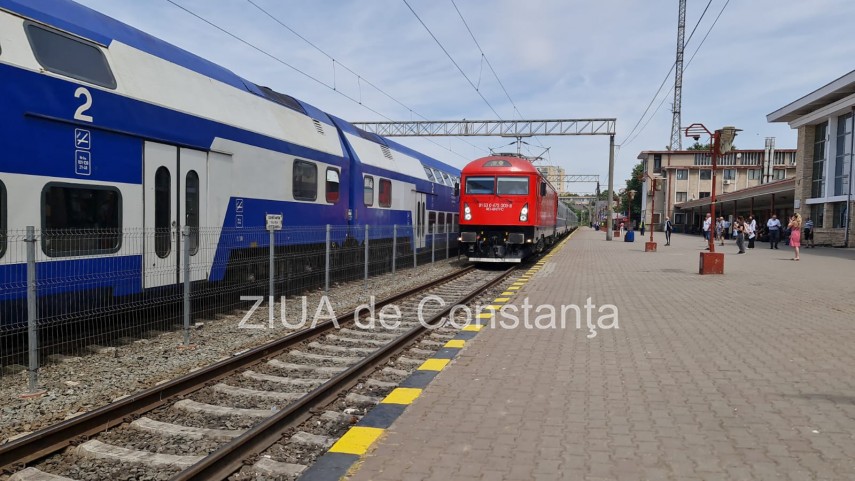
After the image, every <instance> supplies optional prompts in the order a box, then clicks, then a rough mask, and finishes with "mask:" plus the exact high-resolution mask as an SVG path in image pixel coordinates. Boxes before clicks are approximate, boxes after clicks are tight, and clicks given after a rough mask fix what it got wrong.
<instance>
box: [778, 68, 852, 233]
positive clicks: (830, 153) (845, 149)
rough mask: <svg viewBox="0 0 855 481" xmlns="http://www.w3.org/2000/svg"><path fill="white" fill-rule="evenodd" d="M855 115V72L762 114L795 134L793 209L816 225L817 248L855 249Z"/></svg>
mask: <svg viewBox="0 0 855 481" xmlns="http://www.w3.org/2000/svg"><path fill="white" fill-rule="evenodd" d="M853 113H855V70H853V71H852V72H849V73H848V74H846V75H844V76H842V77H840V78H838V79H837V80H835V81H833V82H831V83H829V84H828V85H825V86H823V87H821V88H819V89H817V90H815V91H813V92H810V93H809V94H807V95H805V96H804V97H802V98H800V99H798V100H795V101H793V102H791V103H790V104H788V105H786V106H784V107H781V108H780V109H778V110H776V111H774V112H772V113H771V114H769V115H767V116H766V119H767V120H768V121H769V122H786V123H788V124H789V126H790V127H791V128H793V129H797V130H798V144H797V147H796V150H797V151H798V157H799V158H801V159H803V161H802V162H799V164H798V166H797V168H796V183H795V205H796V206H797V208H798V211H799V212H800V213H801V214H802V217H803V218H805V219H807V217H810V218H811V219H812V220H813V221H814V228H815V229H816V235H815V241H816V243H817V244H828V245H832V246H845V247H853V246H855V239H853V237H855V232H851V231H850V225H851V223H852V221H853V216H852V205H853V202H852V201H853V185H852V183H851V182H849V177H850V176H851V174H852V163H853V161H852V157H853V155H852V153H853V150H855V148H853V146H855V145H853V144H855V138H853V134H852V131H853ZM847 231H850V232H847Z"/></svg>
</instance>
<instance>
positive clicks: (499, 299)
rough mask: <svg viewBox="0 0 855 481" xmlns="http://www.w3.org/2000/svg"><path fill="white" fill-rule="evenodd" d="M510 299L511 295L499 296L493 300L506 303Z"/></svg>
mask: <svg viewBox="0 0 855 481" xmlns="http://www.w3.org/2000/svg"><path fill="white" fill-rule="evenodd" d="M502 295H503V296H504V294H502ZM510 300H511V298H510V297H497V298H495V299H493V302H501V303H505V302H508V301H510Z"/></svg>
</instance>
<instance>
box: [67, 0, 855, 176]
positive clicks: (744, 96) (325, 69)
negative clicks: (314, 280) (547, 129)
mask: <svg viewBox="0 0 855 481" xmlns="http://www.w3.org/2000/svg"><path fill="white" fill-rule="evenodd" d="M77 1H79V3H82V4H84V5H87V6H89V7H91V8H94V9H96V10H98V11H100V12H102V13H105V14H107V15H109V16H111V17H114V18H116V19H119V20H121V21H123V22H126V23H128V24H130V25H133V26H135V27H137V28H139V29H141V30H143V31H146V32H148V33H150V34H152V35H155V36H157V37H159V38H162V39H164V40H166V41H168V42H170V43H173V44H175V45H177V46H179V47H181V48H184V49H186V50H188V51H190V52H193V53H195V54H197V55H200V56H202V57H205V58H207V59H209V60H212V61H214V62H216V63H218V64H220V65H223V66H225V67H227V68H229V69H231V70H232V71H234V72H235V73H237V74H238V75H241V76H242V77H244V78H247V79H249V80H251V81H253V82H256V83H258V84H261V85H267V86H269V87H272V88H274V89H276V90H278V91H281V92H284V93H287V94H289V95H292V96H294V97H297V98H299V99H301V100H304V101H307V102H309V103H311V104H313V105H315V106H317V107H319V108H321V109H323V110H325V111H328V112H330V113H332V114H335V115H338V116H340V117H343V118H346V119H348V120H351V121H370V120H385V119H384V118H383V117H381V116H380V115H378V113H375V111H376V112H379V114H382V115H383V116H385V117H388V118H391V119H394V120H420V119H421V118H422V117H424V118H428V119H431V120H459V119H463V118H466V119H495V118H496V117H497V115H496V113H498V115H499V117H500V118H502V119H506V120H507V119H513V118H527V119H553V118H590V117H616V118H617V119H618V123H617V132H618V134H617V137H616V141H617V143H618V144H622V145H621V148H620V149H619V150H618V151H617V156H616V169H615V178H616V183H615V185H616V186H621V185H623V183H624V179H625V178H626V177H627V176H628V175H629V173H630V170H631V168H632V166H633V165H634V164H635V163H636V157H637V155H638V153H639V152H640V151H642V150H653V149H663V148H665V146H666V145H668V143H669V140H670V129H671V112H670V110H671V102H672V99H673V93H669V92H670V88H671V87H672V86H673V83H674V80H673V74H672V75H671V76H670V77H669V79H668V81H667V82H666V84H665V87H664V89H663V90H662V92H660V94H659V96H658V97H656V100H655V101H654V102H653V104H652V106H651V107H650V111H649V112H648V115H647V116H645V117H644V118H643V120H642V121H641V123H640V125H639V128H641V127H642V126H645V125H646V127H645V128H644V129H643V130H642V131H641V132H640V133H638V131H636V134H637V135H636V134H633V137H629V138H628V137H627V136H628V134H629V133H630V131H631V130H632V128H633V127H634V126H635V125H636V123H637V122H638V120H639V118H641V116H642V113H643V112H644V110H645V108H646V107H647V106H648V104H649V103H650V101H651V99H652V98H653V95H654V93H655V92H656V90H657V88H659V85H660V84H661V83H662V81H663V79H664V78H665V76H666V73H667V72H668V70H669V69H670V67H671V66H672V65H673V63H674V58H675V48H676V30H677V1H676V0H669V1H665V0H609V1H604V2H583V1H578V0H526V1H524V2H523V1H520V0H517V1H513V0H490V1H487V0H455V2H454V3H452V1H451V0H431V1H428V0H407V1H408V3H409V5H410V6H411V7H412V9H413V10H414V11H415V12H416V13H417V14H418V16H419V17H420V18H421V20H422V21H423V22H424V23H425V24H426V25H427V27H428V28H429V29H430V31H431V32H433V34H434V35H435V36H436V37H437V39H438V40H439V42H440V43H441V44H442V46H443V47H444V48H445V49H446V50H447V51H448V53H449V55H450V56H451V57H452V58H453V59H454V62H456V63H457V65H459V67H460V70H462V71H463V72H464V73H465V75H466V77H468V78H469V80H467V79H466V78H465V77H464V75H463V74H461V72H460V71H459V70H458V68H457V67H455V65H454V63H452V60H450V59H449V57H448V56H446V54H445V53H444V52H443V50H442V49H441V48H440V46H439V45H437V43H436V42H435V41H434V40H433V38H431V35H430V34H429V33H428V31H427V30H426V29H425V27H423V26H422V24H421V23H420V22H419V20H418V19H417V18H416V16H415V15H414V14H413V12H411V11H410V8H409V7H408V6H407V3H405V2H404V1H403V0H372V1H361V2H356V1H340V0H326V1H305V0H303V1H300V0H292V1H281V0H252V2H254V3H255V4H256V5H258V6H259V7H261V8H263V9H265V10H267V12H269V13H270V14H271V15H272V16H273V17H275V18H276V19H277V20H278V21H280V22H282V23H284V24H286V25H287V26H289V27H290V28H291V29H293V30H294V31H296V32H297V33H299V34H300V35H301V36H303V37H304V38H305V39H306V40H308V41H310V42H312V43H313V44H314V45H316V46H317V47H319V48H320V49H321V50H323V51H324V52H326V53H327V54H329V55H330V56H332V57H333V58H334V59H335V62H333V61H332V60H330V58H329V57H327V56H325V55H324V54H323V53H321V52H319V51H318V50H316V49H315V48H314V47H312V46H310V45H309V44H308V43H306V42H305V41H304V40H301V39H300V38H298V37H297V36H296V35H294V34H293V33H292V32H290V31H289V30H287V29H286V28H284V27H283V26H282V25H280V24H279V23H277V21H276V20H273V19H271V18H270V17H269V16H267V15H266V14H265V13H263V12H262V11H261V10H260V9H258V8H256V6H254V5H253V3H251V2H250V1H249V0H173V1H174V2H175V3H177V4H179V5H181V6H183V7H185V8H187V9H188V10H191V11H193V12H195V13H196V14H198V15H200V16H202V17H204V18H206V19H208V20H209V21H211V22H212V23H215V24H216V25H218V26H220V27H222V28H224V29H226V30H228V31H229V32H231V33H233V34H235V35H237V36H239V37H241V38H243V39H244V40H246V41H247V42H249V43H251V44H253V45H255V46H256V47H258V48H260V49H262V50H264V51H266V52H268V53H270V54H272V55H273V56H275V57H277V58H279V59H280V60H281V61H283V62H285V63H287V64H290V65H292V66H294V67H296V68H297V69H299V70H301V71H303V72H304V73H305V74H308V75H310V76H312V77H314V78H315V79H317V81H315V80H311V79H309V78H307V77H306V76H305V75H303V74H300V73H298V72H297V71H295V70H293V69H291V68H289V67H287V66H286V65H284V64H283V63H280V62H278V61H276V60H274V59H271V58H270V57H269V56H266V55H264V54H262V53H260V52H258V51H256V50H254V49H253V48H252V47H249V46H247V45H245V44H243V43H241V42H240V41H238V40H236V39H234V38H232V37H230V36H228V35H227V34H225V33H223V32H221V31H219V30H217V29H215V28H214V27H211V26H210V25H208V24H206V23H204V22H203V21H201V20H199V19H197V18H195V17H193V16H191V15H190V14H188V13H186V12H185V11H183V10H181V9H180V8H178V7H176V6H175V5H173V4H171V3H169V2H168V1H166V0H77ZM707 1H708V0H707ZM707 1H704V0H689V1H688V7H687V16H686V24H687V26H686V29H687V31H686V36H687V38H688V36H689V33H690V31H691V30H692V28H693V27H694V25H695V23H696V22H697V21H698V18H699V17H700V16H701V12H702V11H703V9H704V8H705V7H706V5H707ZM725 3H727V0H713V1H712V2H711V5H710V6H709V9H708V11H707V13H706V15H705V16H704V18H703V19H702V21H701V23H700V25H699V26H698V28H697V31H696V32H695V34H694V37H692V39H691V41H690V42H689V43H688V45H687V46H686V61H687V62H688V60H689V58H690V57H691V56H692V54H693V53H694V52H695V49H696V48H697V47H698V45H699V44H700V42H701V40H702V39H703V37H704V35H706V34H707V32H708V31H709V28H710V25H711V24H712V22H713V20H714V19H715V18H716V16H717V15H719V12H721V11H722V8H723V7H724V6H725ZM455 4H456V6H457V8H459V10H460V12H461V13H462V15H463V18H464V19H465V20H466V22H467V24H468V26H469V28H470V29H471V31H472V33H473V34H474V37H475V40H477V42H478V44H480V46H481V49H483V52H484V54H485V55H486V59H487V60H488V61H489V62H490V64H491V65H492V67H493V68H494V69H495V71H496V73H497V75H498V77H499V79H500V80H501V82H502V85H504V90H503V89H502V88H501V86H500V85H499V82H498V81H497V80H496V77H495V76H494V75H493V73H492V72H491V70H490V68H489V66H488V65H487V64H486V62H484V60H483V57H482V55H481V51H479V49H478V47H477V46H476V44H475V42H474V41H473V39H472V37H471V36H470V34H469V32H468V31H467V28H466V25H465V24H464V23H463V21H462V20H461V18H460V16H459V15H458V13H457V10H455ZM844 19H846V20H847V21H843V20H844ZM852 19H855V2H853V1H851V0H810V1H795V0H789V1H787V0H732V1H730V2H729V3H728V4H727V6H726V8H724V11H723V13H722V14H721V17H720V19H719V20H718V23H717V24H716V25H715V27H714V28H713V29H712V30H711V31H710V33H709V36H708V38H707V39H706V41H705V42H704V43H703V45H702V46H701V47H700V50H699V51H698V52H697V54H696V56H695V58H694V59H693V60H692V62H691V64H689V65H688V66H687V67H686V69H685V72H684V76H683V102H682V124H683V125H684V126H685V125H689V124H690V123H693V122H702V123H704V124H706V126H707V127H709V128H710V129H713V128H719V127H721V126H724V125H735V126H737V127H739V128H741V129H743V132H742V133H740V135H739V137H738V138H737V139H736V145H737V146H738V147H740V148H758V149H759V148H763V144H764V138H765V137H776V145H777V147H779V148H794V147H795V144H796V133H795V131H792V130H790V129H789V127H788V126H786V125H780V124H769V123H767V122H766V118H765V116H766V114H767V113H769V112H772V111H773V110H776V109H778V108H780V107H782V106H784V105H786V104H788V103H790V102H792V101H793V100H796V99H797V98H799V97H801V96H803V95H805V94H807V93H809V92H811V91H813V90H815V89H817V88H819V87H821V86H822V85H825V84H826V83H828V82H830V81H832V80H834V79H836V78H838V77H840V76H841V75H844V74H846V73H847V72H849V71H851V70H853V69H855V64H853V58H855V55H853V54H855V48H853V47H855V41H853V40H852V39H853V35H852V21H851V20H852ZM345 67H347V69H350V70H352V71H353V72H356V74H358V76H357V75H354V74H352V73H350V72H348V71H347V69H346V68H345ZM470 81H471V82H472V83H474V84H476V85H477V86H478V89H479V90H478V91H476V90H475V89H474V88H473V87H472V86H471V85H470V83H469V82H470ZM369 83H370V84H373V85H375V86H377V87H379V88H380V89H382V90H383V92H385V94H384V93H381V92H379V91H377V90H375V89H374V88H372V87H371V86H369V85H368V84H369ZM330 86H334V87H335V89H336V90H335V91H334V90H332V89H331V88H330ZM505 91H507V95H506V94H505ZM479 92H480V94H481V95H483V96H484V97H485V98H486V100H487V101H486V102H485V101H484V100H483V99H482V98H481V96H479ZM340 93H344V94H346V95H347V96H349V97H351V98H354V99H361V101H362V103H363V104H364V105H360V104H359V103H357V102H354V101H352V100H349V99H348V98H346V97H345V96H343V95H340ZM386 94H388V96H387V95H386ZM666 94H667V99H666V100H665V101H664V103H662V104H661V108H659V109H658V111H657V110H656V109H657V107H659V106H660V103H661V102H662V99H663V98H665V97H666ZM389 96H391V97H392V98H393V99H394V100H393V99H391V98H389ZM508 97H510V100H509V98H508ZM487 102H489V105H488V103H487ZM402 104H403V105H402ZM514 105H515V106H516V110H515V108H514ZM366 106H367V107H370V110H369V109H368V108H366ZM372 110H373V111H372ZM493 110H495V112H496V113H494V112H493ZM654 112H655V114H654V115H652V116H651V114H653V113H654ZM396 140H398V141H399V142H401V143H404V144H406V145H408V146H411V147H413V148H416V149H418V150H420V151H423V152H425V153H427V154H430V155H433V156H434V157H436V158H438V159H440V160H443V161H445V162H448V163H451V164H454V165H456V166H459V167H462V166H463V165H465V164H466V163H467V161H468V160H471V159H474V158H477V157H480V156H483V155H486V154H487V153H488V152H489V149H490V148H494V149H497V150H499V151H513V150H515V147H514V146H508V145H507V144H509V143H510V142H511V140H512V139H505V138H493V137H468V138H465V139H461V138H445V137H436V138H432V139H430V140H427V139H420V138H400V139H396ZM687 140H690V139H687ZM526 142H527V143H528V144H529V146H524V149H523V152H524V153H526V154H529V155H539V154H541V152H543V151H544V150H545V148H546V147H549V148H550V150H549V152H548V154H547V155H546V156H545V160H544V163H545V164H551V165H559V166H561V167H563V168H564V169H565V170H566V171H567V172H568V173H572V174H599V175H600V176H601V179H602V182H603V188H605V182H606V178H607V177H606V176H607V173H608V137H537V138H531V139H526ZM686 145H689V143H688V142H686V141H685V140H684V146H686ZM572 189H573V190H576V191H579V192H590V191H593V189H594V186H592V185H586V184H579V185H577V186H576V187H573V188H572Z"/></svg>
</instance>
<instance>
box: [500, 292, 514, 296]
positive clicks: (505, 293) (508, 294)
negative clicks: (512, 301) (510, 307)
mask: <svg viewBox="0 0 855 481" xmlns="http://www.w3.org/2000/svg"><path fill="white" fill-rule="evenodd" d="M514 294H515V293H514V292H508V291H505V292H503V293H502V295H503V296H512V295H514Z"/></svg>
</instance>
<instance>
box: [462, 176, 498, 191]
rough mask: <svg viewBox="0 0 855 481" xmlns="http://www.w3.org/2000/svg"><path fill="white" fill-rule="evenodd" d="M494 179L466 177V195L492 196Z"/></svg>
mask: <svg viewBox="0 0 855 481" xmlns="http://www.w3.org/2000/svg"><path fill="white" fill-rule="evenodd" d="M495 183H496V179H495V178H493V177H467V178H466V193H467V194H492V193H493V190H494V187H495V185H494V184H495Z"/></svg>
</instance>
